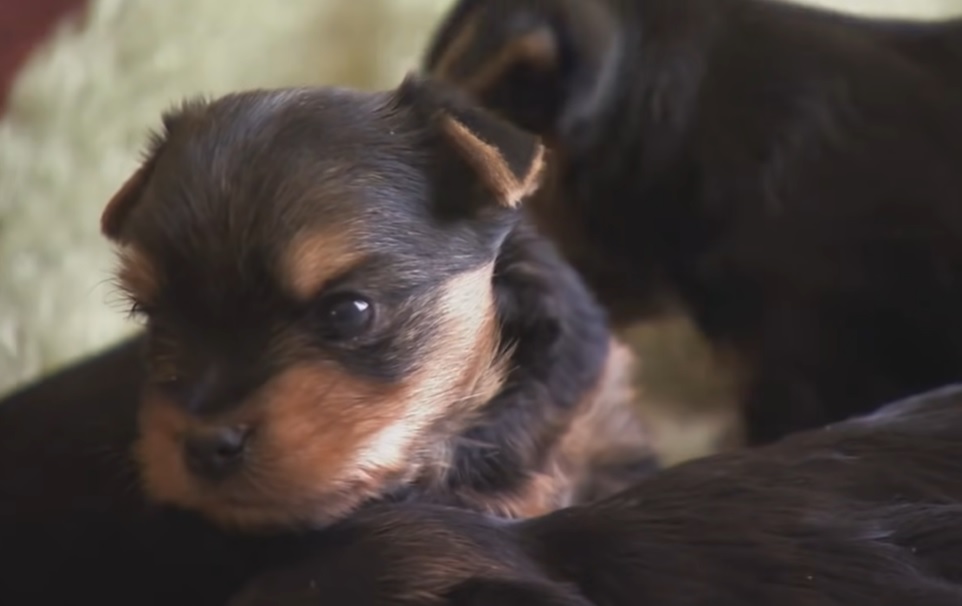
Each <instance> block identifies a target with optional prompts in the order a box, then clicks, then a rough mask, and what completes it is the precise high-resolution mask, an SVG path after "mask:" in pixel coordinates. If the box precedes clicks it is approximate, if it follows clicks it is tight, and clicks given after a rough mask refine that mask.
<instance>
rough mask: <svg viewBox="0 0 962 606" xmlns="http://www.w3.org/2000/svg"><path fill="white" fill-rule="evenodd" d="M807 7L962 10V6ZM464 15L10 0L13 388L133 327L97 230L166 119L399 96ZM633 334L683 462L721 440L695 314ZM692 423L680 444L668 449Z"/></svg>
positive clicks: (6, 259) (214, 2) (4, 291)
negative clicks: (210, 105)
mask: <svg viewBox="0 0 962 606" xmlns="http://www.w3.org/2000/svg"><path fill="white" fill-rule="evenodd" d="M807 1H808V2H809V3H811V4H817V5H822V6H828V7H832V8H836V9H840V10H845V11H852V12H859V13H868V14H879V15H900V16H909V17H915V18H921V19H927V18H936V17H940V16H945V15H949V14H962V0H807ZM452 3H453V0H272V1H270V2H265V1H263V0H0V393H4V392H7V391H9V390H10V389H13V388H15V387H17V386H18V385H21V384H23V383H24V382H26V381H28V380H31V379H34V378H36V377H38V376H40V375H42V374H44V373H48V372H50V371H52V370H55V369H56V368H58V367H59V366H61V365H62V364H64V363H66V362H69V361H71V360H72V359H74V358H76V357H77V356H80V355H82V354H84V353H87V352H90V351H92V350H95V349H98V348H100V347H103V346H105V345H107V344H109V343H112V342H114V341H116V340H118V339H119V338H121V337H122V336H123V335H125V334H127V333H129V332H130V331H132V330H133V329H135V328H136V327H135V326H133V325H132V324H131V323H129V322H128V321H127V320H126V318H125V316H124V313H123V309H122V307H121V306H120V305H119V301H118V299H117V297H116V296H115V295H113V293H112V291H111V288H110V283H109V278H110V271H111V268H112V264H113V257H112V253H111V251H110V249H109V247H108V246H107V244H106V242H105V241H104V240H103V239H102V238H101V236H100V234H99V224H98V221H99V216H100V212H101V210H102V207H103V205H104V204H105V203H106V201H107V199H108V198H109V197H110V196H111V194H112V193H113V192H114V191H115V190H116V189H117V188H118V187H119V185H120V184H121V183H122V182H123V181H124V179H125V178H126V177H127V176H128V175H129V174H130V173H131V172H132V171H133V170H134V168H135V167H136V166H137V163H138V160H139V151H140V148H141V146H142V144H143V142H144V140H145V135H146V133H147V131H148V129H150V128H153V127H154V126H155V125H156V123H157V121H158V118H159V115H160V112H161V111H163V110H164V109H166V108H167V107H169V106H170V105H172V104H173V103H175V102H176V101H178V100H179V99H181V98H182V97H184V96H187V95H195V94H205V95H217V94H221V93H225V92H228V91H231V90H237V89H244V88H252V87H272V86H281V85H296V84H321V83H326V84H339V85H350V86H357V87H361V88H380V87H385V88H386V87H391V86H393V85H395V84H396V83H397V82H398V81H399V79H400V78H401V77H402V75H403V74H404V72H405V71H407V70H408V69H409V68H411V67H413V66H414V65H415V64H416V62H417V60H418V57H419V53H420V51H421V49H422V47H423V46H424V44H425V42H426V39H427V37H428V36H429V35H430V33H431V32H432V30H433V29H434V27H435V24H436V22H437V20H438V18H439V17H440V15H441V14H442V13H443V12H444V11H445V10H446V9H447V8H448V7H449V6H450V5H451V4H452ZM632 338H633V340H634V341H635V342H636V345H637V347H638V349H639V350H640V351H641V352H642V358H641V359H642V366H641V370H642V372H641V375H640V381H641V383H642V385H643V387H644V391H643V398H642V399H643V401H644V402H645V404H646V405H647V406H649V407H650V408H652V409H659V408H661V409H670V410H673V411H675V413H674V416H672V415H667V416H663V417H660V419H661V420H660V421H658V422H659V423H661V429H660V431H661V432H662V433H663V434H664V437H665V439H672V440H675V442H674V443H675V444H677V451H678V453H677V456H678V457H681V458H685V457H687V456H691V455H694V454H697V452H698V451H699V450H704V449H706V448H707V449H712V448H714V446H712V445H713V444H715V443H716V442H717V441H718V440H724V439H725V436H726V435H727V434H726V432H727V431H729V430H730V429H731V428H730V420H731V417H732V415H731V410H730V407H728V406H726V404H725V396H724V393H725V388H726V386H725V385H724V381H723V380H722V379H720V378H719V377H718V376H717V375H718V373H715V372H714V368H715V367H714V364H715V361H713V360H712V359H711V358H710V357H709V356H707V355H706V354H705V351H704V350H703V349H702V348H701V344H700V342H699V341H698V340H697V339H696V338H695V337H694V334H693V332H692V331H691V327H690V326H689V325H688V324H687V322H686V321H685V319H684V318H674V319H667V320H663V321H661V322H659V323H658V324H657V325H652V326H649V327H641V328H639V329H638V330H637V331H636V333H635V334H634V335H633V337H632ZM679 402H684V403H685V404H686V405H685V406H679V405H678V403H679ZM678 411H688V412H686V413H680V412H678ZM682 426H684V428H685V431H684V436H685V437H684V439H683V438H682V437H680V434H679V436H678V437H676V438H668V437H667V436H670V435H672V431H673V429H672V428H673V427H682ZM699 427H701V428H703V429H701V430H700V429H699ZM706 445H707V446H706Z"/></svg>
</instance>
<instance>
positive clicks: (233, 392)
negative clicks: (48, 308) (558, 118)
mask: <svg viewBox="0 0 962 606" xmlns="http://www.w3.org/2000/svg"><path fill="white" fill-rule="evenodd" d="M164 122H165V131H164V133H162V134H160V135H158V136H157V137H156V138H155V140H154V144H153V146H152V148H151V150H150V153H149V156H148V158H147V160H146V161H145V163H144V164H143V166H142V167H141V168H140V169H139V170H138V171H137V172H136V174H134V175H133V176H132V177H131V178H130V179H129V180H128V181H127V183H126V184H125V185H124V186H123V187H122V188H121V190H120V191H119V192H118V193H117V195H116V196H115V197H114V198H113V199H112V200H111V201H110V203H109V204H108V205H107V208H106V209H105V211H104V214H103V220H102V224H103V231H104V233H105V234H106V235H107V237H109V238H110V239H111V240H112V241H113V242H115V243H116V244H117V246H118V251H119V254H120V258H121V265H120V269H119V271H118V280H119V283H120V286H121V288H122V289H123V291H124V292H125V293H126V294H127V295H128V296H129V298H130V300H131V304H132V309H133V312H134V313H135V314H137V315H139V316H141V317H143V318H144V319H145V322H146V333H147V340H148V350H149V352H148V359H149V379H148V386H147V388H146V390H145V394H144V399H143V405H142V410H141V415H140V421H139V425H140V438H139V440H138V442H137V444H136V447H135V451H136V457H137V459H138V461H139V465H140V470H141V476H142V479H143V487H144V490H145V491H146V493H147V495H148V496H149V497H150V498H151V499H152V500H153V501H155V502H158V503H163V504H169V505H174V506H177V507H180V508H183V509H188V510H192V511H196V512H200V513H201V514H203V515H204V516H206V517H207V518H209V519H211V520H214V521H216V522H217V523H219V524H221V525H223V526H225V527H229V528H232V529H236V530H243V531H251V532H257V531H273V530H277V529H289V528H301V527H317V526H323V525H325V524H328V523H330V522H331V521H334V520H337V519H339V518H341V517H343V516H345V515H347V514H349V513H350V512H352V511H353V510H355V509H356V508H357V507H358V506H360V505H362V504H363V503H365V502H367V501H371V500H380V499H393V500H398V499H400V500H404V499H411V498H418V499H424V500H430V501H436V502H440V503H447V504H452V505H458V506H464V507H469V508H473V509H478V510H481V511H485V512H490V513H493V514H498V515H505V516H530V515H536V514H541V513H545V512H547V511H550V510H552V509H555V508H558V507H561V506H564V505H567V504H569V503H572V502H577V501H581V500H585V499H591V498H594V497H595V496H596V495H597V493H598V492H599V491H609V492H610V491H611V490H614V489H616V488H618V487H620V486H621V485H623V484H624V483H625V482H629V481H633V480H634V479H635V478H636V476H637V474H639V473H645V472H647V470H649V469H650V468H651V465H652V464H653V459H652V458H651V456H650V453H649V451H648V449H647V446H646V439H645V434H644V431H643V428H642V427H641V425H640V424H639V422H638V420H637V419H636V418H635V417H634V416H633V411H632V408H631V404H632V397H631V396H632V394H631V390H630V388H629V385H630V368H629V362H630V358H629V356H628V353H627V351H626V350H625V349H624V348H623V347H621V346H619V345H617V344H614V343H613V342H612V340H611V337H610V335H609V333H608V328H607V321H606V317H605V314H604V313H603V311H602V310H601V309H600V307H599V306H598V304H597V303H596V302H595V300H594V299H593V298H592V296H591V295H590V293H589V292H588V290H587V288H586V287H585V286H584V285H583V284H582V283H581V282H580V280H579V279H578V277H577V276H576V274H575V273H574V272H573V270H571V269H570V268H568V267H567V266H566V265H565V264H564V263H563V262H562V261H561V260H560V257H559V256H558V255H557V254H556V252H555V251H554V249H553V248H552V246H551V245H550V244H549V243H547V242H546V241H544V240H543V239H541V238H539V237H538V236H536V235H535V234H534V233H533V230H531V229H530V228H529V227H528V226H527V225H526V224H525V223H524V222H523V221H521V220H520V211H519V205H520V204H521V202H522V201H523V200H524V199H525V198H526V197H527V196H529V195H530V194H531V193H532V192H533V191H534V190H535V189H536V187H537V186H538V183H539V179H540V173H541V170H542V166H543V147H542V146H541V144H540V143H539V142H538V140H537V139H536V138H535V137H534V136H531V135H529V134H527V133H524V132H522V131H520V130H519V129H517V128H515V127H513V126H511V125H509V124H508V123H507V122H504V121H502V120H500V119H497V118H495V117H493V116H491V115H489V114H487V113H486V112H483V111H481V110H480V109H477V108H475V107H474V106H473V105H472V104H470V103H468V102H467V101H466V100H465V99H463V98H462V97H461V96H460V95H457V94H454V93H452V92H451V91H448V90H446V89H444V88H443V87H440V86H438V85H437V84H436V83H432V82H430V81H427V80H422V79H418V78H414V77H411V78H408V79H407V80H406V81H405V82H404V83H403V84H402V85H401V86H400V87H399V88H398V89H397V90H394V91H389V92H382V93H377V94H362V93H358V92H352V91H348V90H336V89H331V88H325V89H292V90H277V91H255V92H247V93H240V94H234V95H229V96H227V97H224V98H222V99H218V100H216V101H211V102H199V101H198V102H191V103H187V104H185V105H184V106H183V107H182V108H181V109H180V110H179V111H176V112H173V113H169V114H168V115H166V116H165V119H164Z"/></svg>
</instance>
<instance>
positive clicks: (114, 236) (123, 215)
mask: <svg viewBox="0 0 962 606" xmlns="http://www.w3.org/2000/svg"><path fill="white" fill-rule="evenodd" d="M152 169H153V158H151V159H148V160H147V161H146V162H144V163H143V164H142V165H141V166H140V168H138V169H137V170H136V171H135V172H134V174H132V175H131V176H130V177H128V178H127V180H126V181H124V183H123V185H121V186H120V189H118V190H117V193H115V194H114V195H113V197H111V198H110V200H109V201H108V202H107V206H106V208H104V212H103V213H102V214H101V215H100V231H101V233H103V235H105V236H106V237H107V238H108V239H109V240H111V241H113V242H118V241H120V239H121V238H120V234H121V231H122V229H123V225H124V221H125V220H126V219H127V215H129V214H130V211H131V210H132V209H133V208H134V206H136V205H137V202H138V201H139V200H140V198H141V196H142V195H143V192H144V188H145V187H146V185H147V180H148V179H149V178H150V172H151V170H152Z"/></svg>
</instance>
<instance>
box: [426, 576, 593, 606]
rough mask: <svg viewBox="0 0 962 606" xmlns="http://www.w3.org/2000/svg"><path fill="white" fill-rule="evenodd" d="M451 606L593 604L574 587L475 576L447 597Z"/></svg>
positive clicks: (582, 605) (446, 602) (445, 600)
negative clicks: (477, 577)
mask: <svg viewBox="0 0 962 606" xmlns="http://www.w3.org/2000/svg"><path fill="white" fill-rule="evenodd" d="M443 603H444V604H446V605H447V606H494V605H497V606H591V603H590V602H589V601H588V600H586V599H585V598H583V597H582V596H581V595H580V594H578V593H577V592H576V591H575V590H574V589H568V588H565V587H562V586H560V585H557V584H551V585H549V584H547V583H542V582H534V581H531V582H528V581H502V580H488V579H472V580H470V581H465V582H463V583H461V584H459V585H457V586H456V587H455V588H454V589H453V590H451V591H450V592H449V593H448V594H447V595H446V596H445V599H444V602H443Z"/></svg>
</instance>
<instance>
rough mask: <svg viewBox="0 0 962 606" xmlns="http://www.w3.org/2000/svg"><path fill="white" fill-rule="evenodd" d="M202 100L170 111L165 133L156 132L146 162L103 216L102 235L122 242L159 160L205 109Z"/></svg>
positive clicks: (186, 103) (124, 186) (109, 202)
mask: <svg viewBox="0 0 962 606" xmlns="http://www.w3.org/2000/svg"><path fill="white" fill-rule="evenodd" d="M201 104H202V100H199V99H189V100H186V101H184V103H183V104H182V105H181V107H179V108H176V109H172V110H170V111H167V112H165V113H164V115H163V130H162V131H160V132H154V133H153V134H152V135H151V137H150V142H149V144H148V147H147V153H146V154H144V160H143V162H142V163H141V165H140V168H138V169H137V170H136V171H134V173H133V174H132V175H131V176H129V177H128V178H127V180H126V181H124V183H123V185H121V186H120V189H118V190H117V192H116V193H115V194H114V195H113V196H112V197H111V198H110V200H109V201H108V202H107V206H106V207H105V208H104V211H103V213H102V214H101V215H100V232H101V233H102V234H103V235H104V236H106V237H107V239H109V240H111V241H113V242H119V241H120V240H121V233H122V231H123V226H124V223H125V222H126V220H127V217H128V216H129V215H130V211H131V210H133V209H134V207H135V206H137V203H138V202H139V201H140V199H141V197H142V196H143V194H144V189H145V188H146V187H147V182H148V181H149V180H150V176H151V174H152V173H153V171H154V166H155V165H156V163H157V157H158V156H159V155H160V153H161V151H163V148H164V147H165V145H166V144H167V139H168V138H169V137H170V134H171V133H172V132H173V130H174V128H175V127H176V126H177V125H178V124H180V123H181V122H182V121H183V120H184V119H185V116H186V115H187V113H188V112H190V111H194V110H195V108H198V107H201Z"/></svg>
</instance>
